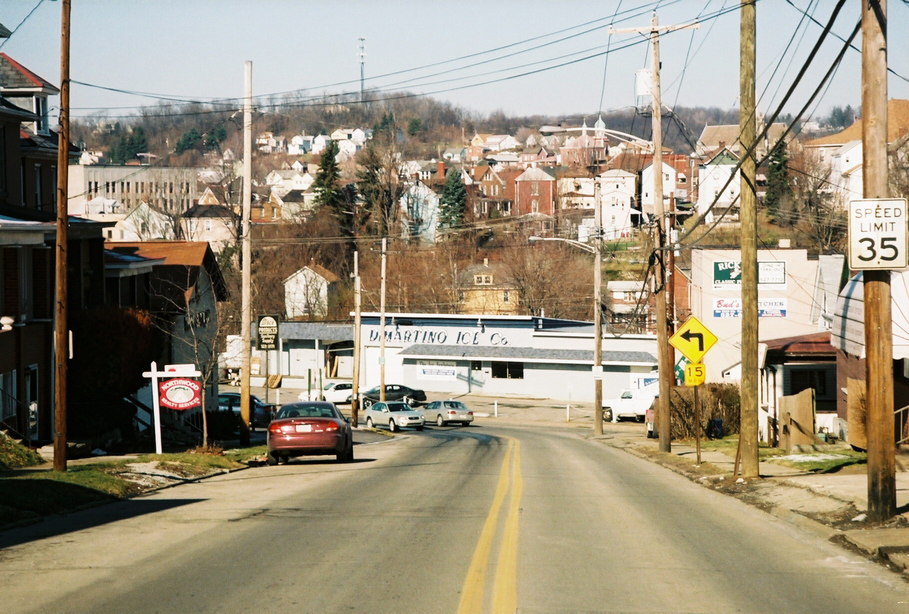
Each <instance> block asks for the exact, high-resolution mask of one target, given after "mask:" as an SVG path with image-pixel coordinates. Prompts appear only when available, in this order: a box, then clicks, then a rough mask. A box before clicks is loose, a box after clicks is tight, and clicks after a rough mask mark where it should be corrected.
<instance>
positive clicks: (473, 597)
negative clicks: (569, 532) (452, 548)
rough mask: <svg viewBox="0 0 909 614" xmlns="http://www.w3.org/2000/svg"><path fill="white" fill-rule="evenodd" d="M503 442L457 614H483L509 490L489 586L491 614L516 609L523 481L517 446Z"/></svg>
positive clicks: (509, 611)
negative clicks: (492, 569) (501, 521)
mask: <svg viewBox="0 0 909 614" xmlns="http://www.w3.org/2000/svg"><path fill="white" fill-rule="evenodd" d="M505 439H506V440H507V441H508V448H507V449H506V451H505V459H504V460H503V461H502V468H501V470H500V471H499V481H498V484H497V485H496V492H495V496H494V497H493V500H492V507H490V509H489V514H488V515H487V516H486V522H484V523H483V531H482V533H480V539H479V541H478V542H477V547H476V549H475V550H474V552H473V558H472V559H471V561H470V567H469V568H468V569H467V576H466V577H465V578H464V585H463V587H462V588H461V602H460V603H459V604H458V614H478V613H479V612H483V611H485V610H484V607H483V606H484V599H485V588H486V583H487V571H488V568H489V561H490V558H491V556H492V550H493V545H494V544H495V541H496V533H497V531H498V528H499V518H500V516H501V512H502V505H503V504H504V502H505V497H506V495H508V494H509V490H510V491H511V493H510V494H511V496H510V497H509V499H508V508H507V509H506V511H505V522H504V525H502V532H501V538H500V539H499V551H498V554H499V556H498V559H497V561H496V568H495V576H494V581H493V587H492V612H493V613H495V614H504V613H506V612H507V613H512V612H515V611H516V610H517V607H518V524H519V512H520V506H521V494H522V492H523V490H524V481H523V478H522V477H521V444H520V442H518V441H517V440H516V439H512V438H511V437H506V438H505Z"/></svg>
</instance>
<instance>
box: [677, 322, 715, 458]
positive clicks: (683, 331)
mask: <svg viewBox="0 0 909 614" xmlns="http://www.w3.org/2000/svg"><path fill="white" fill-rule="evenodd" d="M716 342H717V338H716V335H714V334H713V333H712V332H710V331H709V330H708V329H707V327H706V326H704V325H703V324H701V321H700V320H698V319H697V318H696V317H694V316H691V317H689V318H688V319H687V320H685V322H684V323H683V324H682V325H681V326H680V327H679V329H678V330H677V331H675V334H674V335H672V337H670V338H669V343H670V344H671V345H672V347H674V348H675V349H677V350H678V351H680V352H681V353H682V355H684V356H685V358H687V359H688V360H689V361H690V362H689V363H688V364H687V365H685V385H686V386H692V387H694V424H695V427H694V441H695V449H696V451H697V464H698V465H700V464H701V406H700V398H699V395H698V387H699V386H700V385H701V384H703V383H704V380H706V379H707V369H706V368H705V367H704V364H703V363H702V362H701V358H703V357H704V354H706V353H707V350H709V349H710V348H712V347H713V345H714V344H715V343H716ZM679 362H681V361H679Z"/></svg>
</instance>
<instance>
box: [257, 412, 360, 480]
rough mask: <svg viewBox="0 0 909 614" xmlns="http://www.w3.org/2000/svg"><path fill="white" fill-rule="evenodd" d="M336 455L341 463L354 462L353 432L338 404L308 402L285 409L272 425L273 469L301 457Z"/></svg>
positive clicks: (269, 458)
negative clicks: (280, 463)
mask: <svg viewBox="0 0 909 614" xmlns="http://www.w3.org/2000/svg"><path fill="white" fill-rule="evenodd" d="M328 454H334V455H335V458H336V459H337V460H338V462H342V463H349V462H351V461H352V460H353V458H354V453H353V431H352V430H351V428H350V423H349V422H348V421H347V419H346V418H345V417H344V416H342V415H341V412H339V411H338V408H337V407H335V405H334V403H329V402H327V401H306V402H301V403H289V404H287V405H285V406H284V407H282V408H281V411H279V412H278V415H276V416H275V418H274V420H272V421H271V424H269V425H268V456H267V457H266V462H267V463H268V464H269V465H277V464H278V463H279V462H281V461H283V462H285V463H286V462H287V461H288V460H289V459H291V458H296V457H297V456H324V455H328Z"/></svg>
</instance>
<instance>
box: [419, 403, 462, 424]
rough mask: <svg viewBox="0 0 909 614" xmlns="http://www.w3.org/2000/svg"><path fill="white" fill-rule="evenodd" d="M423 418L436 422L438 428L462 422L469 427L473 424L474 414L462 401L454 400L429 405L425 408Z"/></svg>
mask: <svg viewBox="0 0 909 614" xmlns="http://www.w3.org/2000/svg"><path fill="white" fill-rule="evenodd" d="M423 416H424V418H425V419H426V420H429V421H430V422H432V421H433V420H435V422H436V426H445V425H446V424H450V423H452V422H460V423H461V424H463V425H464V426H468V425H469V424H470V423H471V422H473V412H472V411H470V408H469V407H467V406H466V405H464V404H463V403H461V402H460V401H454V400H452V399H448V400H447V401H433V402H432V403H429V404H427V405H426V407H424V408H423Z"/></svg>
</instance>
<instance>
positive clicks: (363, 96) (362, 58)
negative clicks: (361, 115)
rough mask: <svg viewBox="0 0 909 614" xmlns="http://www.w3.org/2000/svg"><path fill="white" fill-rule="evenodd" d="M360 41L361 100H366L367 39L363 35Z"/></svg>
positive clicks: (362, 101)
mask: <svg viewBox="0 0 909 614" xmlns="http://www.w3.org/2000/svg"><path fill="white" fill-rule="evenodd" d="M357 40H359V41H360V102H361V103H364V102H366V90H365V87H364V83H365V71H366V39H365V38H363V37H362V36H361V37H360V38H359V39H357Z"/></svg>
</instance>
